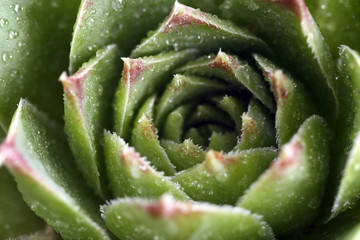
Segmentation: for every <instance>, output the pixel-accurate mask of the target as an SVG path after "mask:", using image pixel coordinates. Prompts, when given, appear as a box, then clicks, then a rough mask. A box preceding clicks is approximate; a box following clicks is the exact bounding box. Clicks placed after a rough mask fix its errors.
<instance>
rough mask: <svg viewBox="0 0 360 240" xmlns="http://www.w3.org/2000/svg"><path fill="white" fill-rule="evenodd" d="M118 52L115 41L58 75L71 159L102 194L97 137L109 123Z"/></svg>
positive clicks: (92, 185)
mask: <svg viewBox="0 0 360 240" xmlns="http://www.w3.org/2000/svg"><path fill="white" fill-rule="evenodd" d="M119 65H120V56H119V51H118V49H117V47H116V46H115V45H110V46H108V47H106V48H105V49H104V50H101V51H98V52H97V55H96V57H94V58H93V59H91V60H90V61H89V62H88V63H86V64H84V65H83V66H82V68H81V69H80V70H79V71H78V72H77V73H76V74H74V75H73V76H70V77H67V76H66V74H65V73H63V75H62V76H61V77H60V81H61V82H62V84H63V86H64V92H65V94H64V99H65V130H66V133H67V135H68V137H69V142H70V147H71V150H72V152H73V154H74V156H75V160H76V162H77V164H78V166H79V168H80V170H81V172H82V174H83V175H84V177H85V179H86V180H87V182H88V183H89V185H90V186H91V187H92V188H93V189H94V190H95V192H96V193H97V194H98V195H99V196H101V197H103V198H104V197H105V195H106V192H107V190H106V188H107V186H106V184H105V182H104V181H105V179H106V177H105V176H104V175H105V171H104V164H103V160H102V159H103V154H102V148H101V139H102V134H103V129H104V128H110V127H111V121H110V120H111V117H110V115H111V114H110V113H111V111H110V110H111V100H112V96H113V95H114V92H115V91H114V89H115V86H116V84H117V81H118V79H119V78H120V70H119V67H118V66H119Z"/></svg>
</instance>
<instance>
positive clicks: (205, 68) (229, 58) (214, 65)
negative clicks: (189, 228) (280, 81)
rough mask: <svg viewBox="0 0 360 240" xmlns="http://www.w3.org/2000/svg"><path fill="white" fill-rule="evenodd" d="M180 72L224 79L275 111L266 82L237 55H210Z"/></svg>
mask: <svg viewBox="0 0 360 240" xmlns="http://www.w3.org/2000/svg"><path fill="white" fill-rule="evenodd" d="M178 72H180V73H191V74H198V75H200V76H207V77H217V78H220V79H224V80H226V81H227V82H229V83H231V84H233V85H234V86H236V87H238V88H239V90H241V89H244V88H245V89H247V90H248V91H250V92H251V93H252V94H253V95H254V96H255V98H257V99H259V100H260V101H261V102H262V103H263V104H264V105H265V106H267V107H268V108H269V109H270V110H271V111H272V112H274V111H275V108H276V106H275V102H274V99H273V97H272V96H271V93H270V91H269V89H268V87H267V86H266V82H265V81H264V80H263V79H262V77H261V76H260V74H259V73H257V72H256V71H254V69H253V68H252V67H251V66H249V64H248V63H247V62H246V61H244V60H242V59H239V58H238V57H237V56H235V55H229V54H226V53H224V52H223V51H221V50H220V51H219V52H218V54H217V55H216V56H211V55H209V56H205V57H203V58H199V59H197V60H195V61H193V62H189V63H188V64H186V65H185V66H183V67H182V68H180V69H179V70H178Z"/></svg>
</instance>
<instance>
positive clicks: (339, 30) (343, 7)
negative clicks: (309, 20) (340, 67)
mask: <svg viewBox="0 0 360 240" xmlns="http://www.w3.org/2000/svg"><path fill="white" fill-rule="evenodd" d="M309 2H310V1H309ZM312 2H317V1H312ZM314 8H315V7H314ZM312 13H313V14H314V18H315V20H316V22H317V24H318V25H319V27H320V30H321V33H322V34H323V35H324V37H325V38H326V40H327V42H328V43H329V45H330V48H331V50H332V52H333V53H334V54H337V53H338V48H339V46H340V44H345V45H348V46H349V47H351V48H353V49H355V50H357V51H360V41H359V40H360V32H359V29H360V2H359V1H357V0H342V1H338V0H321V1H319V4H318V6H317V7H316V8H315V9H314V10H313V12H312Z"/></svg>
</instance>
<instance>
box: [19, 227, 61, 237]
mask: <svg viewBox="0 0 360 240" xmlns="http://www.w3.org/2000/svg"><path fill="white" fill-rule="evenodd" d="M16 240H61V238H60V235H59V234H57V233H56V232H55V231H54V230H53V229H52V228H51V227H49V226H46V228H45V229H44V230H42V231H37V232H34V233H32V234H30V235H23V236H20V237H18V238H16Z"/></svg>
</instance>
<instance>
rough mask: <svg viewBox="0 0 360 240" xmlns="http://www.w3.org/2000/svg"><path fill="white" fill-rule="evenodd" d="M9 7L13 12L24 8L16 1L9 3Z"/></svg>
mask: <svg viewBox="0 0 360 240" xmlns="http://www.w3.org/2000/svg"><path fill="white" fill-rule="evenodd" d="M10 8H11V9H12V10H13V11H14V12H16V13H18V12H20V11H22V10H24V8H23V7H22V6H21V5H20V4H18V3H17V4H11V5H10Z"/></svg>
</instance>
